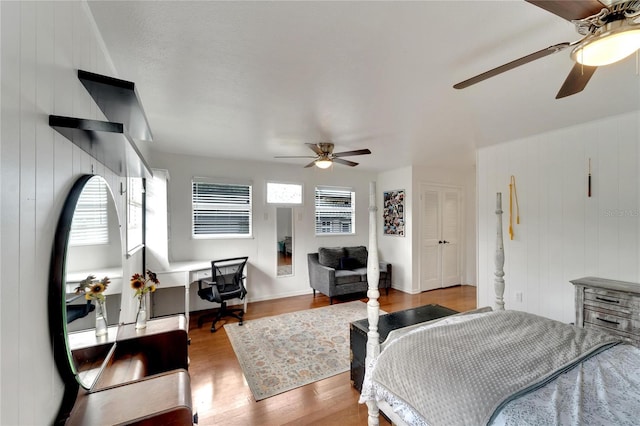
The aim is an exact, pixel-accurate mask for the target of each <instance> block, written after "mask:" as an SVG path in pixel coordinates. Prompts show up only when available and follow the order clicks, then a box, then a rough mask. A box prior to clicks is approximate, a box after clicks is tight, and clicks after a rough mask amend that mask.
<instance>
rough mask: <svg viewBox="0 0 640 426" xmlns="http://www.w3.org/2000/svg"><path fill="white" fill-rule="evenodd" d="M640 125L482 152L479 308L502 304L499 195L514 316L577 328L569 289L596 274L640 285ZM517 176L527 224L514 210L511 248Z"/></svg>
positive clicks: (615, 123) (612, 123)
mask: <svg viewBox="0 0 640 426" xmlns="http://www.w3.org/2000/svg"><path fill="white" fill-rule="evenodd" d="M639 121H640V115H639V114H638V113H633V114H627V115H623V116H619V117H614V118H608V119H603V120H600V121H597V122H591V123H587V124H584V125H580V126H575V127H571V128H566V129H563V130H560V131H555V132H551V133H546V134H542V135H538V136H535V137H531V138H527V139H522V140H517V141H513V142H510V143H506V144H501V145H497V146H492V147H488V148H483V149H480V150H479V151H478V157H477V193H478V305H479V306H484V305H493V301H494V290H493V279H494V275H493V272H494V270H495V266H494V251H495V232H496V225H495V223H496V218H495V194H496V192H502V194H503V210H504V212H505V213H504V226H503V231H504V235H505V256H506V262H505V273H506V276H505V281H506V287H507V289H506V292H505V302H506V305H507V307H508V308H511V309H519V310H525V311H529V312H533V313H537V314H540V315H545V316H548V317H551V318H555V319H558V320H561V321H565V322H572V321H574V312H575V311H574V300H573V294H574V293H573V291H574V289H573V286H572V285H571V284H570V283H569V280H571V279H574V278H580V277H582V276H588V275H592V276H599V277H604V278H612V279H619V280H626V281H634V282H637V281H640V274H639V269H638V264H639V262H638V260H639V257H638V256H639V254H640V251H639V248H638V244H639V239H640V238H639V237H640V234H639V232H640V225H639V223H640V215H639V212H640V199H639V196H638V194H639V190H640V184H639V183H640V181H639V177H640V170H639V168H638V167H639V165H640V164H639V153H640V149H639V144H640V132H639V131H638V126H639ZM589 158H591V170H592V196H591V197H590V198H589V197H588V196H587V174H588V160H589ZM511 175H513V176H515V179H516V187H517V194H518V199H519V204H520V224H519V225H517V224H515V207H514V230H515V237H514V239H513V240H509V234H508V225H509V186H508V185H509V178H510V176H511ZM520 295H521V296H522V297H521V299H522V301H521V302H520V301H519V300H518V299H519V297H518V296H520Z"/></svg>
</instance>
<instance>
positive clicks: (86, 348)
mask: <svg viewBox="0 0 640 426" xmlns="http://www.w3.org/2000/svg"><path fill="white" fill-rule="evenodd" d="M65 257H66V259H65V262H64V275H63V276H64V282H63V284H62V288H63V291H64V295H63V300H64V308H63V309H65V311H66V312H65V317H66V320H65V323H66V324H65V327H66V332H67V333H66V338H67V344H68V348H69V350H70V352H71V359H72V360H73V366H72V368H73V369H74V371H75V372H76V379H77V380H78V382H79V383H80V384H81V385H82V386H83V387H85V388H87V389H88V388H90V387H91V385H92V384H93V383H94V382H95V379H96V378H97V376H98V374H99V372H100V368H101V365H102V361H103V360H104V359H105V357H106V355H107V353H108V351H109V350H110V349H111V344H112V342H114V341H115V335H116V331H117V327H116V325H117V324H118V321H119V316H120V305H121V294H122V281H123V279H122V243H121V238H120V224H119V221H118V213H117V211H116V206H115V202H114V200H113V196H112V195H111V191H110V190H109V187H108V185H107V183H106V181H105V180H104V179H103V178H101V177H100V176H93V177H91V178H90V179H88V180H86V182H85V184H84V186H83V188H82V191H81V192H80V195H79V196H78V198H77V202H76V204H75V208H74V209H73V217H72V221H71V227H70V232H69V235H68V240H67V245H66V256H65ZM92 277H93V279H92ZM105 277H107V278H108V285H107V286H106V288H105V287H101V286H100V284H104V282H105V280H104V278H105ZM91 282H93V283H94V285H93V286H90V285H89V286H85V285H87V284H91ZM96 284H97V285H96ZM92 290H93V292H92ZM99 301H104V302H103V304H102V305H103V306H104V313H105V314H106V315H105V316H106V323H107V326H108V330H107V333H106V334H105V335H99V334H100V333H98V332H96V319H97V318H96V316H97V313H99V312H100V311H102V310H101V309H99V306H98V302H99Z"/></svg>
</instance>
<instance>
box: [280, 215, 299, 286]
mask: <svg viewBox="0 0 640 426" xmlns="http://www.w3.org/2000/svg"><path fill="white" fill-rule="evenodd" d="M281 209H283V210H289V212H290V213H291V215H290V218H291V221H290V227H289V231H290V232H289V233H290V234H291V235H290V237H291V272H290V273H288V274H282V275H280V274H278V268H279V265H278V256H280V254H279V253H276V278H285V277H293V276H294V275H295V265H294V260H293V259H294V258H295V256H294V254H295V250H296V246H295V236H294V234H295V230H294V215H295V212H294V210H293V207H291V206H276V214H275V217H276V250H277V248H278V231H280V227H279V223H278V222H279V212H280V210H281Z"/></svg>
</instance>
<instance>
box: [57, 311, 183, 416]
mask: <svg viewBox="0 0 640 426" xmlns="http://www.w3.org/2000/svg"><path fill="white" fill-rule="evenodd" d="M110 331H114V334H115V341H111V342H110V341H109V340H108V339H105V342H104V344H102V345H101V344H100V342H98V340H99V339H100V338H96V337H95V332H94V331H93V330H89V331H83V332H79V333H70V335H69V341H70V343H71V348H72V356H73V358H74V363H75V365H76V369H77V372H78V375H79V376H80V377H84V378H86V379H88V380H90V383H93V385H92V386H91V388H90V389H84V388H80V389H79V390H78V395H77V398H76V401H75V404H74V406H73V408H72V410H71V413H70V415H69V418H68V419H67V421H66V422H65V425H66V426H75V425H78V426H80V425H98V424H99V425H121V424H128V425H133V424H135V425H159V424H162V425H167V424H170V425H192V424H193V423H194V415H193V408H192V401H191V384H190V377H189V373H188V371H187V368H188V363H189V360H188V352H187V344H188V340H187V339H188V337H187V324H186V319H185V317H184V315H175V316H169V317H163V318H158V319H153V320H149V321H148V322H147V327H146V328H145V329H142V330H136V328H135V324H120V325H118V326H115V327H110ZM105 350H108V352H106V353H105ZM92 377H95V378H94V379H90V378H92Z"/></svg>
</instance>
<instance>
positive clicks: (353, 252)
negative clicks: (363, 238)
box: [344, 246, 369, 267]
mask: <svg viewBox="0 0 640 426" xmlns="http://www.w3.org/2000/svg"><path fill="white" fill-rule="evenodd" d="M344 251H345V253H346V255H347V256H348V257H352V258H354V259H356V260H357V261H358V263H359V265H358V266H359V267H362V266H367V258H368V257H369V253H368V252H367V248H366V247H365V246H357V247H345V248H344Z"/></svg>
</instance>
